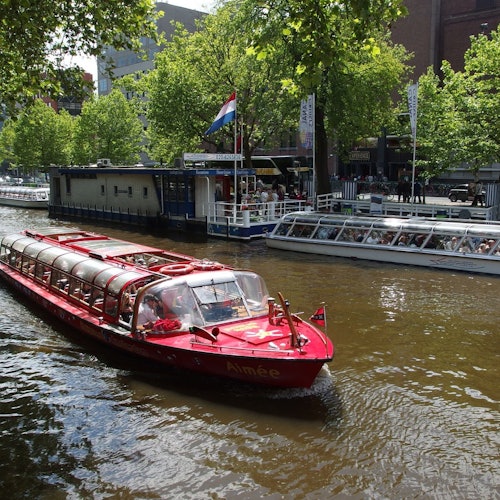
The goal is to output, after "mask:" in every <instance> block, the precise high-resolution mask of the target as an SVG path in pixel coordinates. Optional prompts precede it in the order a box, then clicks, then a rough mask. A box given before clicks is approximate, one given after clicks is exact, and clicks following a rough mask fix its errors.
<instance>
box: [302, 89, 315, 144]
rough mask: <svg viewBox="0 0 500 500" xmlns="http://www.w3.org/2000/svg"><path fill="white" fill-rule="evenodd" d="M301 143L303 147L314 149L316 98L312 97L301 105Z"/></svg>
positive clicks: (304, 100)
mask: <svg viewBox="0 0 500 500" xmlns="http://www.w3.org/2000/svg"><path fill="white" fill-rule="evenodd" d="M299 132H300V142H301V144H302V147H304V148H306V149H312V147H313V138H314V96H313V95H310V96H308V97H307V99H303V100H302V101H301V103H300V129H299Z"/></svg>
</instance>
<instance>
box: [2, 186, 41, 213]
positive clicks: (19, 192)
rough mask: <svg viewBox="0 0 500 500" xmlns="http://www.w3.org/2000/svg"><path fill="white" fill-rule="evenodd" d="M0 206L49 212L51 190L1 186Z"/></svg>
mask: <svg viewBox="0 0 500 500" xmlns="http://www.w3.org/2000/svg"><path fill="white" fill-rule="evenodd" d="M0 205H8V206H11V207H20V208H42V209H43V208H44V209H46V210H47V209H48V207H49V188H48V187H28V186H0Z"/></svg>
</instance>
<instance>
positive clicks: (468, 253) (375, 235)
mask: <svg viewBox="0 0 500 500" xmlns="http://www.w3.org/2000/svg"><path fill="white" fill-rule="evenodd" d="M266 244H267V246H268V247H270V248H278V249H281V250H291V251H295V252H305V253H314V254H319V255H331V256H336V257H349V258H355V259H365V260H372V261H381V262H389V263H394V264H407V265H416V266H425V267H429V268H441V269H450V270H456V271H467V272H471V273H472V272H473V273H486V274H496V275H500V224H493V223H491V224H490V223H481V222H472V221H461V222H460V221H452V220H445V219H421V218H394V217H369V216H367V217H363V216H345V215H332V214H325V213H320V212H295V213H290V214H287V215H285V216H283V217H282V218H281V220H280V223H279V224H278V225H277V226H276V227H275V229H274V230H273V231H272V233H270V234H269V235H268V236H267V238H266Z"/></svg>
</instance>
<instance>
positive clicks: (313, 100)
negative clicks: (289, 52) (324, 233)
mask: <svg viewBox="0 0 500 500" xmlns="http://www.w3.org/2000/svg"><path fill="white" fill-rule="evenodd" d="M312 160H313V161H312V165H313V192H312V202H313V207H314V208H315V209H316V191H317V190H316V93H313V95H312Z"/></svg>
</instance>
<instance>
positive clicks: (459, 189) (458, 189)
mask: <svg viewBox="0 0 500 500" xmlns="http://www.w3.org/2000/svg"><path fill="white" fill-rule="evenodd" d="M485 195H486V191H485V190H484V189H483V197H484V196H485ZM448 198H449V199H450V201H453V202H455V201H468V200H473V199H474V184H457V185H456V186H455V187H453V188H451V189H450V192H449V193H448Z"/></svg>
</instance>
